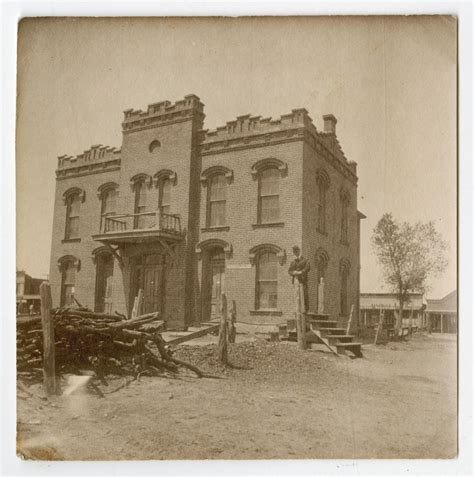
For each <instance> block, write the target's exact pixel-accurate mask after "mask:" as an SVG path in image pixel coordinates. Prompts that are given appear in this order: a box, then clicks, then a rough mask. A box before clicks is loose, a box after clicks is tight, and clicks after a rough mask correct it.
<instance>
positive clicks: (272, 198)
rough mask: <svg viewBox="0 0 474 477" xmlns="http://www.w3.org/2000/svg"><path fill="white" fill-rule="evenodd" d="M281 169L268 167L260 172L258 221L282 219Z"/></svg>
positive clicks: (261, 222)
mask: <svg viewBox="0 0 474 477" xmlns="http://www.w3.org/2000/svg"><path fill="white" fill-rule="evenodd" d="M280 175H281V174H280V171H279V170H278V168H276V167H268V168H266V169H263V170H261V171H260V172H259V174H258V223H259V224H265V223H272V222H278V220H279V219H280Z"/></svg>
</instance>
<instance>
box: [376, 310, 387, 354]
mask: <svg viewBox="0 0 474 477" xmlns="http://www.w3.org/2000/svg"><path fill="white" fill-rule="evenodd" d="M384 315H385V310H384V309H383V308H381V309H380V315H379V324H378V326H377V332H376V333H375V340H374V345H376V344H377V340H378V338H379V334H380V331H381V329H382V326H383V319H384Z"/></svg>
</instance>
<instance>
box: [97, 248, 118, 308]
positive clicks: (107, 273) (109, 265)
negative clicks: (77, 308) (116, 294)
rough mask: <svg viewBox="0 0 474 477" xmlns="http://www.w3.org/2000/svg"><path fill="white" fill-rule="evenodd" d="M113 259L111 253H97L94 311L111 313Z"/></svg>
mask: <svg viewBox="0 0 474 477" xmlns="http://www.w3.org/2000/svg"><path fill="white" fill-rule="evenodd" d="M113 274H114V257H113V255H112V254H111V253H106V252H103V253H99V254H98V255H97V257H96V279H95V307H94V308H95V311H96V312H99V313H103V312H106V313H111V312H112V280H113Z"/></svg>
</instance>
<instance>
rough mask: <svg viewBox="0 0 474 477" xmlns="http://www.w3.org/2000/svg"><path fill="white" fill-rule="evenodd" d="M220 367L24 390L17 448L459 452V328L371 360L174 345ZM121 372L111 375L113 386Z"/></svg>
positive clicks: (382, 350)
mask: <svg viewBox="0 0 474 477" xmlns="http://www.w3.org/2000/svg"><path fill="white" fill-rule="evenodd" d="M176 356H177V357H181V358H182V359H186V360H188V361H190V362H193V363H194V364H197V365H198V366H200V367H201V368H202V369H203V370H204V371H206V373H209V374H212V375H213V376H214V377H207V378H202V379H198V378H196V377H194V376H193V375H192V373H188V372H187V371H183V372H182V373H180V376H179V378H175V379H169V378H145V377H144V378H142V379H141V380H140V382H133V383H131V384H130V385H129V386H127V387H124V388H123V389H121V390H119V391H117V392H114V393H110V394H106V397H105V398H99V397H98V396H97V394H93V393H91V392H90V391H88V390H87V388H81V389H82V391H81V390H79V391H76V392H75V393H73V394H71V395H69V396H58V397H55V398H53V399H51V400H49V401H48V400H46V399H41V398H40V397H39V393H40V391H39V390H35V388H34V387H33V388H30V389H32V390H35V391H36V394H35V396H34V397H26V398H25V396H23V397H22V398H21V399H18V436H17V445H18V452H19V454H21V455H23V456H24V457H25V458H36V459H48V460H49V459H53V460H56V459H59V460H62V459H66V460H85V459H87V460H111V459H112V460H119V459H127V460H132V459H133V460H135V459H140V460H145V459H156V460H158V459H160V460H161V459H274V458H280V459H298V458H311V459H316V458H332V459H336V458H346V459H349V458H452V457H455V455H456V453H457V440H456V439H457V438H456V433H457V421H456V397H457V396H456V379H457V378H456V337H455V336H453V335H446V334H444V335H443V334H433V335H431V336H427V335H423V334H418V335H416V336H413V337H412V338H411V339H410V340H409V341H408V342H403V343H396V344H395V343H391V344H388V345H386V346H377V347H373V346H364V358H363V359H350V358H348V357H337V356H334V355H331V354H329V353H326V352H322V351H321V350H309V351H305V352H302V351H299V350H298V349H297V347H296V346H295V344H294V343H284V342H281V343H269V342H266V341H265V340H263V339H261V338H260V339H255V340H254V341H250V342H242V343H237V344H235V345H232V347H231V349H230V361H231V363H232V364H233V367H231V368H227V369H224V368H222V366H220V365H219V364H218V363H217V360H216V346H215V344H211V345H209V344H208V345H201V346H184V345H181V346H179V347H178V351H177V352H176ZM121 382H122V380H117V381H112V382H110V384H109V387H108V388H102V389H105V390H106V391H105V392H107V389H109V390H113V389H114V388H117V386H118V385H119V384H120V383H121Z"/></svg>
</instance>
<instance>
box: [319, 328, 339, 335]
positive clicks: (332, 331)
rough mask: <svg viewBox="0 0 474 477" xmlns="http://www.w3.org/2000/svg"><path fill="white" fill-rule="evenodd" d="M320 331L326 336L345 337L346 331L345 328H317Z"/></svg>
mask: <svg viewBox="0 0 474 477" xmlns="http://www.w3.org/2000/svg"><path fill="white" fill-rule="evenodd" d="M316 329H317V330H318V331H320V332H321V333H323V334H324V336H328V335H345V334H346V330H345V328H316Z"/></svg>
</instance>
